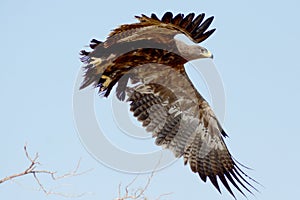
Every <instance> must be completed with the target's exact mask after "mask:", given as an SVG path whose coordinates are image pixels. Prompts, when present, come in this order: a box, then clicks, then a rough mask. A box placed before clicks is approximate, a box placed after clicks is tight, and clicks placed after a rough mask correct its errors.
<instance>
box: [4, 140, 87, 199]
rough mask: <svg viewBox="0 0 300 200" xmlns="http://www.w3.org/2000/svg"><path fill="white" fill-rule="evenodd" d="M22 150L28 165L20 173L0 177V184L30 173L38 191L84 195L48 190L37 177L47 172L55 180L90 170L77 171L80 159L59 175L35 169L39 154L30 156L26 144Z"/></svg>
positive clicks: (61, 194) (67, 195)
mask: <svg viewBox="0 0 300 200" xmlns="http://www.w3.org/2000/svg"><path fill="white" fill-rule="evenodd" d="M24 152H25V155H26V158H27V159H28V160H29V161H30V165H29V166H28V167H27V168H26V169H25V170H24V171H22V172H20V173H16V174H13V175H10V176H7V177H5V178H3V179H0V184H1V183H4V182H6V181H14V179H16V178H18V177H21V176H25V175H29V174H32V175H33V177H34V179H35V181H36V182H37V184H38V185H39V189H38V190H39V191H43V192H44V193H45V194H46V195H50V194H55V195H60V196H64V197H81V196H83V195H85V194H86V193H81V194H77V195H72V194H64V193H60V192H55V191H53V190H49V189H46V187H45V186H44V185H43V184H42V183H41V181H40V180H39V178H38V174H47V175H50V177H51V178H52V180H54V181H56V180H58V179H64V178H68V177H73V176H78V175H82V174H84V173H87V172H88V171H90V170H87V171H85V172H81V173H78V170H79V167H80V162H81V159H80V160H79V161H78V164H77V166H76V168H75V169H74V170H73V171H70V172H68V173H65V174H63V175H61V176H56V173H57V172H55V171H49V170H37V169H36V168H37V166H39V165H40V163H39V162H38V159H39V154H38V153H35V156H34V158H31V157H30V155H29V153H28V151H27V145H26V144H25V145H24Z"/></svg>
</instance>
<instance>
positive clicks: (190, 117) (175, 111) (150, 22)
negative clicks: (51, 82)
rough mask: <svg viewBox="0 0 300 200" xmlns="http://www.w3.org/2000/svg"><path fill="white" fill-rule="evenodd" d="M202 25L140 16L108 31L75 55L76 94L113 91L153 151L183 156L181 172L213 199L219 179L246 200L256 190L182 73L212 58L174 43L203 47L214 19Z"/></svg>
mask: <svg viewBox="0 0 300 200" xmlns="http://www.w3.org/2000/svg"><path fill="white" fill-rule="evenodd" d="M204 17H205V15H204V14H200V15H198V16H196V17H195V14H194V13H190V14H188V15H187V16H186V17H184V15H183V14H177V15H176V16H175V17H173V14H172V13H171V12H167V13H165V14H164V15H163V17H162V18H161V19H159V18H158V17H157V16H156V15H155V14H152V15H151V17H147V16H145V15H142V16H138V17H136V18H137V19H138V20H139V22H138V23H133V24H125V25H121V26H120V27H118V28H116V29H115V30H113V31H112V32H111V33H110V34H109V36H108V38H107V39H106V40H105V41H104V42H100V41H97V40H95V39H94V40H92V41H91V44H90V47H91V48H92V49H93V51H91V52H87V51H81V55H82V58H81V60H82V61H83V62H84V63H85V67H84V69H85V75H84V81H83V84H82V86H81V89H82V88H85V87H87V86H88V85H91V84H93V85H94V86H95V87H99V91H100V93H102V94H103V95H104V96H106V97H107V96H108V95H109V94H110V91H111V89H112V88H113V86H114V85H115V84H116V83H118V84H117V88H116V95H117V97H118V98H119V99H120V100H125V98H126V96H127V101H128V102H130V110H131V111H132V112H133V115H134V116H135V117H136V118H137V119H138V120H139V121H141V122H142V125H143V126H144V127H145V128H146V130H147V131H148V132H151V133H152V135H153V137H155V138H156V139H155V143H156V144H157V145H159V146H163V147H164V148H168V149H170V150H171V151H173V153H174V155H175V156H176V157H181V156H182V157H183V158H184V164H189V165H190V167H191V170H192V171H193V172H195V173H198V174H199V176H200V178H201V179H202V180H203V181H206V179H207V177H208V178H209V179H210V181H211V182H212V184H213V185H214V186H215V187H216V189H217V190H218V191H219V192H220V187H219V185H218V180H217V179H219V180H220V181H221V182H222V183H223V185H224V186H225V188H226V189H227V190H228V191H229V192H230V193H231V194H232V195H233V196H234V194H233V192H232V190H231V188H230V186H229V184H228V181H229V182H230V183H231V184H232V185H233V186H234V187H235V188H236V189H237V190H238V191H239V192H241V193H242V194H243V195H244V196H245V194H244V192H243V191H242V189H241V188H244V189H245V190H247V191H248V192H250V193H252V192H251V190H250V189H249V188H248V187H250V188H252V189H254V190H256V189H255V188H254V187H253V186H252V185H251V184H250V183H249V182H248V181H247V180H246V179H245V178H244V177H248V176H247V175H246V174H245V173H244V172H243V171H241V169H240V168H239V167H238V166H237V164H236V162H235V161H234V160H233V158H232V156H231V154H230V153H229V151H228V149H227V147H226V145H225V142H224V140H223V137H226V136H227V135H226V133H225V131H224V130H223V129H222V127H221V125H220V123H219V122H218V120H217V118H216V116H215V114H214V113H213V111H212V109H211V108H210V106H209V105H208V103H207V102H206V101H205V99H204V98H203V97H202V96H201V95H200V94H199V93H198V91H197V90H196V89H195V87H194V86H193V84H192V82H191V81H190V79H189V77H188V76H187V74H186V72H185V70H184V64H185V63H187V62H188V61H190V60H193V59H198V58H211V57H212V54H211V53H210V52H209V51H207V50H206V49H205V48H203V47H201V46H198V45H187V44H185V43H183V42H182V41H179V40H177V39H175V38H174V37H175V36H176V35H178V34H184V35H186V36H187V37H188V38H189V39H190V40H192V41H193V42H195V43H200V42H202V41H204V40H206V39H207V38H208V37H209V36H210V35H211V34H212V33H213V32H214V31H215V29H212V30H208V31H207V29H208V27H209V26H210V24H211V22H212V20H213V17H209V18H207V19H206V20H204ZM129 81H130V82H131V83H132V84H128V83H129ZM248 178H249V179H250V180H253V179H251V178H250V177H248ZM253 181H254V180H253Z"/></svg>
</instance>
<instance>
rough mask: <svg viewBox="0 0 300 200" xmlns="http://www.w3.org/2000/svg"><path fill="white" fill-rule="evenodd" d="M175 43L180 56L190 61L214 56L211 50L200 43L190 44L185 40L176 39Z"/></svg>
mask: <svg viewBox="0 0 300 200" xmlns="http://www.w3.org/2000/svg"><path fill="white" fill-rule="evenodd" d="M175 43H176V47H177V49H178V51H179V53H180V56H182V57H183V58H185V59H186V60H188V61H190V60H195V59H199V58H213V54H212V53H211V52H210V51H208V50H207V49H206V48H204V47H201V46H199V45H188V44H186V43H185V42H183V41H181V40H176V39H175Z"/></svg>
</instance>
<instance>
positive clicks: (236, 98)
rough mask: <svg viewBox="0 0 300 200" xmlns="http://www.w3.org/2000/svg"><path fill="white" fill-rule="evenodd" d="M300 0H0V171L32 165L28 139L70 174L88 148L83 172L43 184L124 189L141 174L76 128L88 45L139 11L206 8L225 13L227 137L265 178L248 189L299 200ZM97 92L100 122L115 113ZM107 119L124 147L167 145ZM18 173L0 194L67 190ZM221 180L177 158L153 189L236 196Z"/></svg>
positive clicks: (105, 195)
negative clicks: (107, 157) (118, 166)
mask: <svg viewBox="0 0 300 200" xmlns="http://www.w3.org/2000/svg"><path fill="white" fill-rule="evenodd" d="M299 7H300V3H299V1H296V0H286V1H269V0H268V1H258V0H252V1H205V2H204V1H203V2H196V1H192V0H189V1H177V2H175V1H174V0H173V1H171V0H165V1H158V0H152V1H105V2H103V1H92V0H86V1H58V0H53V1H47V2H46V1H36V0H28V1H13V0H12V1H5V0H2V1H1V2H0V24H1V31H0V45H1V48H0V55H1V72H0V87H1V98H0V120H1V126H0V133H1V137H2V139H1V140H0V146H1V154H0V155H1V156H0V178H2V177H5V176H7V175H10V174H12V173H15V172H19V171H22V170H23V169H24V168H25V167H26V166H27V165H28V162H27V160H26V158H25V156H24V153H23V149H22V148H23V145H24V144H25V143H26V142H27V144H28V150H29V152H30V153H32V154H34V153H35V152H39V154H40V162H41V163H42V166H41V169H50V170H55V171H58V172H59V173H64V172H66V171H69V170H71V169H73V168H74V167H75V166H76V164H77V161H78V160H79V159H80V158H82V161H81V166H80V169H81V170H82V171H84V170H87V169H90V168H93V171H91V172H89V173H86V174H83V175H81V176H78V177H72V178H70V179H64V180H61V181H57V182H51V180H50V179H48V177H46V176H41V181H42V182H43V183H44V185H45V187H48V188H53V187H58V188H57V190H56V191H57V192H62V193H65V194H66V193H71V194H80V193H82V192H86V193H87V194H86V195H84V196H83V197H81V198H80V199H82V200H95V199H99V200H100V199H113V198H115V197H117V195H118V184H119V183H120V182H121V183H122V184H123V185H126V184H127V183H129V182H130V181H131V180H132V179H133V178H134V177H135V175H132V174H127V173H121V172H119V171H116V170H113V169H111V168H109V167H106V166H104V165H102V164H101V163H99V162H98V161H97V160H95V159H94V158H93V157H92V156H91V155H90V154H89V153H88V152H87V151H86V149H85V148H84V146H83V145H82V143H81V141H80V139H79V137H78V133H77V130H76V125H75V122H74V111H73V105H72V98H73V91H74V89H73V88H74V85H75V82H76V78H77V75H78V72H79V69H80V67H81V63H80V62H79V56H78V52H79V50H81V49H82V48H83V47H84V45H87V44H88V43H89V40H90V39H92V38H98V39H100V40H104V39H105V37H106V36H107V34H108V33H109V32H110V30H112V29H113V28H115V27H116V26H117V25H120V24H123V23H130V22H135V19H134V18H133V16H135V15H139V14H142V13H144V14H147V15H149V14H151V13H152V12H155V13H157V15H158V16H161V15H162V14H163V13H164V12H165V11H172V12H174V13H178V12H181V13H189V12H195V13H201V12H205V13H206V14H207V15H208V16H211V15H214V16H215V20H214V22H213V24H212V26H213V27H216V28H217V31H216V32H215V33H214V34H213V36H211V37H210V39H208V40H207V41H205V43H203V45H204V46H205V47H206V48H208V49H209V50H210V51H211V52H213V53H214V63H215V65H216V67H217V69H218V71H219V74H220V76H221V78H222V81H223V84H224V88H225V94H226V103H225V107H226V115H225V120H224V123H223V125H224V127H225V130H226V131H227V133H228V134H229V136H230V138H227V139H226V143H227V145H228V146H229V149H230V151H231V152H232V154H233V155H234V157H235V158H236V159H238V160H239V161H240V162H242V163H243V164H245V165H247V166H250V167H251V168H253V169H254V170H252V171H247V170H246V172H248V174H250V175H251V176H252V177H254V178H255V179H257V180H258V181H259V182H261V183H262V184H263V185H264V186H265V188H262V187H258V188H259V189H260V191H261V193H257V194H256V197H253V196H251V195H250V196H249V199H295V197H296V196H298V189H299V187H298V186H299V183H298V179H299V178H300V175H299V173H298V171H299V168H300V156H299V144H298V143H299V141H300V136H299V135H300V134H299V128H298V127H297V124H298V123H299V111H300V108H299V102H300V95H299V91H300V81H299V80H300V79H299V76H300V65H299V59H298V58H299V55H298V54H299V46H300V39H299V35H300V26H299V19H300V13H299ZM95 101H97V103H99V104H98V105H96V106H95V109H96V110H95V112H96V115H99V118H98V120H99V121H101V116H100V115H103V114H107V113H109V111H107V109H106V108H103V107H101V103H102V101H106V100H102V99H97V100H95ZM102 108H103V112H102V110H101V109H102ZM107 125H108V126H110V125H111V126H113V124H110V123H108V124H107ZM108 130H112V132H114V134H115V135H116V136H111V137H110V140H115V141H112V142H114V143H117V144H119V145H120V146H121V147H122V148H123V149H127V148H128V150H132V147H133V146H135V147H136V149H134V151H137V150H138V149H141V153H144V152H147V149H146V150H145V149H142V147H143V146H144V145H145V146H149V147H150V148H149V149H151V148H152V146H153V149H154V148H155V149H156V150H157V149H159V148H156V147H154V144H153V140H152V139H148V140H138V141H135V142H132V143H130V142H128V143H127V140H125V139H124V140H123V138H125V137H126V136H124V134H123V135H122V133H120V137H118V135H117V134H118V133H117V132H115V129H113V128H112V129H110V128H108ZM109 134H110V133H109ZM118 138H119V139H118ZM120 138H122V139H120ZM124 141H126V142H124ZM95 142H96V141H95ZM139 142H141V144H143V145H140V144H139ZM100 143H101V142H99V144H100ZM126 144H128V145H126ZM133 144H134V145H133ZM147 148H148V147H147ZM106 154H110V152H106ZM116 159H120V158H116ZM148 176H149V174H146V175H142V176H140V177H138V180H137V182H136V183H135V184H134V185H133V188H138V187H141V186H143V185H144V184H145V183H146V181H147V177H148ZM16 181H17V183H15V182H7V183H4V184H1V185H0V199H21V198H22V199H25V200H27V199H31V200H39V199H46V198H47V199H49V200H50V199H51V200H58V199H65V198H64V197H61V196H57V195H49V196H47V197H46V196H45V194H43V193H42V192H39V191H35V190H33V189H32V188H38V186H37V184H36V182H35V181H34V179H33V178H32V177H30V176H27V177H22V178H19V179H16ZM20 185H21V186H20ZM222 190H223V194H222V195H220V194H219V193H218V192H217V191H216V190H215V189H214V188H213V186H212V185H211V184H210V183H208V184H204V183H203V182H202V181H200V179H199V177H198V176H197V175H195V174H193V173H192V172H191V171H190V169H189V167H187V166H183V162H182V160H178V161H177V162H175V163H174V164H173V165H171V166H169V167H167V168H165V169H164V170H161V171H159V172H157V173H156V174H155V175H154V178H153V179H152V182H151V185H150V186H149V188H148V190H147V191H146V196H148V197H149V198H150V199H155V198H157V197H158V196H159V195H160V194H164V193H169V192H173V193H172V194H171V195H169V196H166V197H162V198H161V199H176V200H180V199H232V197H231V196H230V195H229V194H228V193H227V192H226V191H225V190H224V188H222ZM237 197H238V198H242V197H241V196H239V195H238V196H237Z"/></svg>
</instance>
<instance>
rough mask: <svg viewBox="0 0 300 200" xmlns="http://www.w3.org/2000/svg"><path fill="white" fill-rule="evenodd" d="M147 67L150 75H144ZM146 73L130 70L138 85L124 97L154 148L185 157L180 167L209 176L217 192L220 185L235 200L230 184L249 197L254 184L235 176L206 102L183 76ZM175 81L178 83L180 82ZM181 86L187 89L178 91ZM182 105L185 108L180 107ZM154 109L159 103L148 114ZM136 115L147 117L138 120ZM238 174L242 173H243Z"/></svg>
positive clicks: (155, 68)
mask: <svg viewBox="0 0 300 200" xmlns="http://www.w3.org/2000/svg"><path fill="white" fill-rule="evenodd" d="M151 68H153V69H152V73H149V72H150V70H151ZM145 69H147V70H148V71H147V72H143V71H144V70H145ZM145 69H141V68H140V69H136V71H134V74H137V76H139V77H138V79H139V81H140V84H139V85H138V86H134V87H129V89H128V90H129V91H131V92H129V93H128V101H130V102H131V104H130V105H131V111H133V113H134V116H137V118H138V120H141V121H142V122H143V126H145V128H146V130H147V131H149V132H152V134H153V136H154V137H156V139H155V144H156V145H159V146H162V147H164V148H168V149H170V150H171V151H172V152H173V153H174V155H175V156H176V157H181V156H183V157H184V164H187V163H189V165H190V168H191V170H192V171H193V172H195V173H198V174H199V177H200V178H201V179H202V180H203V181H204V182H206V180H207V178H209V180H210V182H211V183H212V184H213V185H214V187H215V188H216V189H217V190H218V191H219V192H220V193H221V189H220V185H219V182H218V181H220V183H222V184H223V185H224V187H225V188H226V190H227V191H228V192H229V193H230V194H231V195H232V196H233V197H234V198H235V195H234V193H233V191H232V189H231V187H230V185H229V182H230V183H231V184H232V185H233V186H234V188H236V189H237V191H239V192H240V193H241V194H242V195H244V196H246V195H245V193H244V191H243V190H242V188H243V189H245V190H246V191H248V192H250V193H251V194H252V192H251V190H250V189H249V188H248V187H247V186H246V185H245V184H247V185H250V187H251V188H252V187H253V186H252V185H251V184H250V183H249V182H248V181H247V180H246V179H245V178H244V177H243V176H242V175H241V174H240V173H239V172H240V171H241V170H240V169H239V168H238V166H237V165H236V163H235V162H234V160H233V158H232V157H231V154H230V153H229V151H228V149H227V147H226V144H225V143H224V140H223V138H222V137H225V136H226V135H224V134H225V133H224V131H223V129H222V128H221V126H220V124H219V122H218V121H217V118H216V116H215V115H214V114H213V112H212V110H211V108H210V106H209V105H208V103H207V102H206V101H205V100H204V99H203V98H202V97H200V96H198V95H199V93H198V92H197V91H196V90H195V88H194V87H193V86H192V83H191V82H190V80H189V79H188V77H187V76H185V75H183V74H181V75H178V76H176V75H172V76H169V77H170V79H166V78H163V77H167V76H166V75H165V74H170V72H169V71H168V70H166V69H162V68H160V71H158V70H157V69H158V68H157V67H155V64H151V65H147V67H146V68H145ZM149 76H150V77H149ZM146 77H147V78H146ZM171 77H172V78H171ZM174 77H175V78H174ZM179 77H181V78H182V79H178V78H179ZM151 81H153V82H155V83H157V82H160V83H166V85H167V86H168V87H170V88H171V89H170V88H164V86H163V85H160V84H152V82H151ZM170 84H173V85H170ZM188 85H189V86H190V87H188ZM179 87H183V88H185V90H181V91H180V92H179V93H176V91H177V90H178V89H179ZM132 91H134V92H132ZM175 93H176V94H175ZM192 93H195V94H197V95H196V96H195V97H196V99H192V97H191V96H193V95H191V94H192ZM137 97H138V98H137ZM183 97H184V98H183ZM154 99H155V100H154ZM179 102H181V103H179ZM143 104H144V106H143ZM150 104H151V106H150ZM184 104H188V105H189V106H181V105H184ZM195 104H197V105H198V106H199V105H200V110H199V112H200V113H196V112H190V111H191V110H189V111H188V112H185V111H186V109H188V108H193V106H194V105H195ZM153 105H157V106H156V110H154V109H152V110H150V109H151V107H153ZM183 108H184V109H183ZM136 113H137V114H136ZM140 113H146V114H145V115H143V117H142V118H141V117H140V116H141V114H140ZM158 113H160V114H158ZM161 113H163V114H161ZM190 113H193V114H192V115H190ZM144 122H146V123H144ZM241 173H243V174H244V172H242V171H241ZM218 179H219V180H218ZM255 190H256V189H255Z"/></svg>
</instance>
